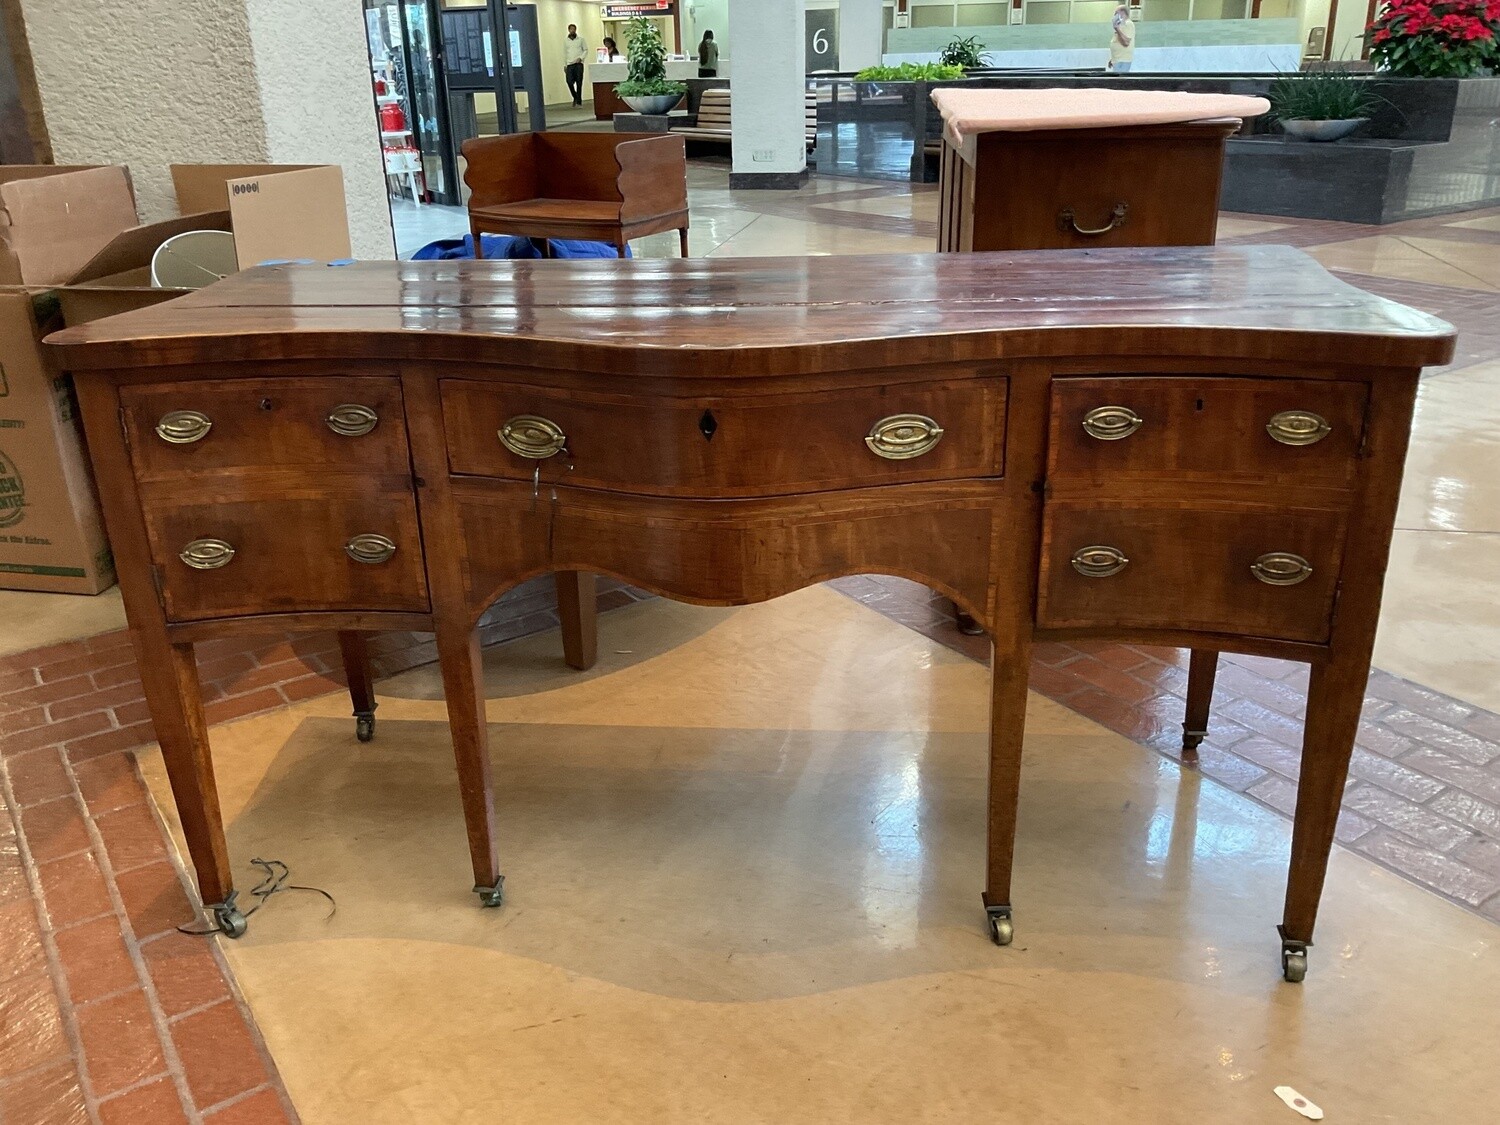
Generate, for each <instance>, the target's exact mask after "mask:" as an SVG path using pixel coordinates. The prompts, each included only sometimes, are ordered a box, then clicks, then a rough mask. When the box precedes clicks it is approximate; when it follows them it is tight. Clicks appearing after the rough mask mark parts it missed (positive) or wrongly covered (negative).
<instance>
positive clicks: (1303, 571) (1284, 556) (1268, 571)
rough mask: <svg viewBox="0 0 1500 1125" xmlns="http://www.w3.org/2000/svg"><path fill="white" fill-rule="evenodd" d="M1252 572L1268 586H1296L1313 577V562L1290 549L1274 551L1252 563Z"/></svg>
mask: <svg viewBox="0 0 1500 1125" xmlns="http://www.w3.org/2000/svg"><path fill="white" fill-rule="evenodd" d="M1250 573H1251V574H1253V575H1255V577H1257V578H1259V579H1260V580H1261V581H1262V582H1264V583H1265V584H1266V585H1267V586H1295V585H1296V584H1297V583H1298V582H1306V581H1307V580H1308V579H1309V578H1310V577H1312V563H1310V562H1308V561H1307V560H1306V559H1304V558H1303V557H1302V556H1301V555H1294V554H1292V553H1291V552H1290V551H1272V552H1270V553H1269V554H1265V555H1261V557H1260V558H1258V559H1256V560H1255V561H1254V562H1253V563H1251V564H1250Z"/></svg>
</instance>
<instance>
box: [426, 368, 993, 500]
mask: <svg viewBox="0 0 1500 1125" xmlns="http://www.w3.org/2000/svg"><path fill="white" fill-rule="evenodd" d="M442 399H443V421H444V425H445V427H446V429H447V440H448V463H449V467H450V468H451V469H452V471H453V472H455V473H459V474H472V475H475V476H488V477H504V478H508V479H511V480H527V481H529V480H531V479H532V477H533V474H534V473H535V472H536V469H537V466H538V465H539V464H541V463H543V462H544V461H545V462H548V464H547V467H546V468H545V469H544V473H545V475H546V477H547V479H549V480H551V479H557V480H565V481H566V482H567V483H568V484H570V485H577V486H580V487H586V488H600V489H611V490H617V491H625V492H636V493H645V494H649V495H658V496H685V497H691V496H703V495H710V494H712V495H715V496H719V497H734V496H772V495H780V494H783V493H791V492H815V491H824V490H832V489H844V488H856V487H860V486H864V485H876V484H896V483H908V482H917V481H936V480H957V479H965V478H973V477H995V476H1000V475H1001V473H1002V471H1003V466H1004V433H1005V399H1006V380H1005V379H1004V378H1002V377H995V376H991V377H982V378H973V379H963V380H949V381H943V382H924V383H909V384H901V385H893V386H892V385H888V386H877V387H857V388H843V389H837V390H827V391H814V392H799V393H794V394H778V395H764V396H756V397H753V398H739V397H728V396H725V397H710V396H704V397H701V398H668V397H664V396H642V395H623V394H622V395H613V394H598V393H584V392H573V391H560V390H556V389H548V388H542V387H530V386H521V385H515V384H501V383H489V382H480V381H477V380H465V379H446V380H444V381H443V383H442ZM560 447H561V448H560Z"/></svg>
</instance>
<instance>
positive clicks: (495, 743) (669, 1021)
mask: <svg viewBox="0 0 1500 1125" xmlns="http://www.w3.org/2000/svg"><path fill="white" fill-rule="evenodd" d="M558 643H559V642H558V638H557V635H556V634H555V633H548V634H543V635H540V636H537V637H533V638H530V639H528V640H525V641H521V642H518V643H515V644H513V645H509V646H506V647H504V648H500V649H493V650H491V651H490V652H489V653H488V654H487V657H486V678H487V686H488V695H489V703H488V714H489V721H490V724H491V725H490V733H491V739H492V759H493V763H494V770H495V775H496V786H497V792H498V798H497V814H498V824H499V839H500V850H501V854H502V856H503V857H504V858H503V862H502V866H503V867H504V869H505V871H506V874H507V882H506V887H505V890H506V902H505V905H504V907H503V908H502V909H501V910H499V911H497V912H490V911H485V910H481V909H479V908H478V907H477V906H476V904H475V902H474V900H473V896H472V895H471V894H470V893H469V886H468V884H469V882H470V880H469V877H468V860H467V851H466V847H465V841H464V832H463V825H462V823H461V821H460V819H459V817H458V816H457V799H456V795H455V789H456V778H455V775H454V770H453V765H452V757H451V754H450V752H449V742H448V734H447V726H446V723H445V720H444V710H443V706H442V703H441V701H440V700H441V681H440V679H439V677H438V675H437V673H436V671H435V670H434V669H431V668H426V669H421V670H418V671H415V672H411V673H408V674H406V675H404V676H400V677H397V678H395V679H393V680H389V681H387V682H386V683H384V684H383V685H382V689H381V720H380V722H381V728H380V730H379V733H378V735H377V738H376V741H375V742H374V743H371V744H370V745H368V746H362V747H358V748H356V744H354V743H353V742H352V741H351V736H350V730H349V724H348V720H347V717H346V710H347V708H346V705H345V704H344V702H343V701H342V700H338V699H321V700H316V701H312V702H309V703H306V704H303V705H300V706H298V707H296V708H292V709H289V710H284V711H280V712H276V713H273V714H269V715H265V716H261V717H257V718H251V719H246V720H243V721H240V722H238V723H234V724H231V725H229V726H227V727H224V728H221V729H220V730H219V731H218V732H217V737H218V751H219V757H220V761H221V765H220V795H221V798H222V800H223V804H224V811H225V815H226V818H227V820H228V823H229V843H230V848H231V851H232V852H233V853H234V854H235V855H237V856H241V857H245V856H251V855H275V856H276V857H277V858H279V859H282V860H284V861H285V862H286V863H287V864H289V865H290V867H291V869H292V872H293V874H294V875H295V877H296V879H297V881H299V882H305V883H310V884H313V885H315V886H318V887H320V888H323V889H326V890H328V891H329V892H330V893H332V894H333V895H334V896H335V897H336V898H337V910H336V911H332V910H331V908H330V906H329V903H328V902H326V901H325V900H324V899H322V898H321V897H319V896H317V895H315V894H310V893H302V894H300V895H292V894H289V895H284V896H281V897H278V898H275V899H273V900H271V901H270V902H269V903H268V904H267V906H266V907H265V908H264V909H263V910H262V912H261V913H260V914H259V915H257V916H256V917H255V918H254V919H253V921H252V924H251V929H250V933H249V934H248V936H246V937H245V938H244V939H243V940H241V941H238V942H233V943H226V944H225V945H224V952H225V955H226V956H227V957H228V959H229V963H230V965H231V967H232V969H233V970H234V974H235V976H236V979H237V980H238V982H239V985H240V987H241V988H242V989H243V990H244V994H245V997H246V1000H247V1001H248V1003H249V1005H250V1008H251V1010H252V1011H253V1012H254V1014H255V1017H256V1020H257V1022H258V1023H259V1026H260V1029H261V1031H262V1033H263V1034H264V1036H265V1038H266V1042H267V1045H268V1046H269V1048H270V1051H271V1054H272V1056H273V1057H274V1058H275V1060H276V1062H277V1065H278V1067H279V1069H280V1072H281V1076H282V1078H283V1079H284V1081H285V1083H286V1088H287V1091H288V1093H289V1094H290V1097H291V1100H292V1103H293V1104H294V1105H295V1106H296V1107H297V1110H298V1112H299V1113H300V1114H301V1117H302V1120H303V1121H304V1122H305V1123H307V1125H342V1123H345V1122H351V1121H361V1122H369V1123H386V1122H388V1123H390V1125H404V1123H407V1122H413V1121H442V1122H445V1123H455V1125H456V1123H463V1122H474V1123H476V1125H477V1123H480V1122H491V1121H496V1120H500V1119H504V1120H514V1121H536V1122H551V1121H558V1122H562V1121H584V1120H588V1121H600V1122H643V1121H661V1122H699V1121H717V1122H726V1123H741V1122H744V1123H749V1122H767V1123H775V1125H791V1123H800V1122H806V1123H810V1125H811V1123H824V1122H833V1121H840V1122H842V1121H878V1122H909V1121H956V1120H985V1121H1007V1122H1041V1121H1046V1122H1087V1123H1089V1125H1093V1123H1096V1122H1100V1121H1118V1122H1189V1121H1215V1122H1264V1121H1275V1120H1281V1119H1284V1118H1285V1119H1290V1118H1291V1114H1290V1113H1289V1111H1287V1110H1285V1109H1284V1107H1282V1106H1281V1105H1280V1104H1279V1103H1278V1102H1276V1101H1275V1099H1274V1098H1273V1096H1272V1092H1271V1091H1272V1088H1273V1087H1275V1086H1278V1085H1283V1084H1286V1085H1292V1086H1294V1087H1296V1088H1297V1089H1298V1090H1300V1091H1301V1092H1302V1093H1304V1094H1305V1095H1307V1096H1309V1097H1311V1098H1312V1099H1314V1100H1315V1101H1316V1102H1318V1103H1319V1104H1321V1105H1322V1106H1323V1107H1324V1109H1325V1110H1326V1111H1327V1112H1328V1114H1329V1119H1330V1120H1341V1121H1376V1120H1389V1121H1413V1122H1415V1121H1436V1120H1474V1119H1475V1118H1472V1117H1466V1116H1465V1115H1466V1114H1468V1113H1471V1112H1472V1111H1473V1110H1474V1109H1475V1108H1477V1107H1478V1106H1481V1105H1485V1104H1492V1103H1491V1099H1492V1098H1493V1096H1494V1094H1495V1076H1494V1073H1493V1069H1494V1068H1493V1066H1492V1062H1493V1058H1492V1056H1493V1045H1494V1043H1495V1042H1496V1041H1497V1039H1500V1008H1497V1007H1496V1006H1495V1005H1494V1003H1493V1002H1492V1001H1493V995H1494V992H1495V990H1496V989H1497V988H1500V931H1497V930H1496V929H1495V927H1494V926H1493V925H1492V924H1490V923H1488V922H1485V921H1484V920H1482V919H1479V918H1476V917H1474V916H1472V915H1469V914H1466V913H1464V912H1463V911H1461V910H1459V909H1458V908H1457V907H1453V906H1450V905H1448V904H1445V903H1442V902H1439V901H1437V900H1436V899H1434V898H1432V897H1431V896H1429V895H1427V894H1426V893H1425V892H1423V891H1421V890H1419V889H1417V888H1416V887H1413V886H1412V885H1411V884H1409V883H1407V882H1405V881H1403V880H1402V879H1400V878H1399V877H1397V876H1395V875H1393V874H1391V873H1389V872H1387V871H1385V870H1383V869H1381V868H1379V867H1376V866H1375V865H1373V864H1371V863H1369V862H1367V861H1364V860H1362V859H1360V858H1358V857H1355V856H1353V855H1351V854H1349V853H1347V852H1343V851H1340V852H1338V853H1337V854H1336V855H1335V857H1334V861H1333V865H1332V874H1331V877H1330V881H1329V887H1328V892H1327V896H1326V898H1325V901H1324V907H1323V917H1322V921H1321V930H1320V933H1319V935H1318V943H1317V947H1316V948H1315V949H1314V951H1313V957H1312V964H1313V968H1312V971H1311V974H1310V976H1309V980H1308V982H1307V983H1306V984H1305V985H1304V986H1302V987H1300V988H1299V987H1293V986H1289V985H1286V984H1284V983H1282V982H1281V980H1280V977H1279V973H1278V969H1277V964H1276V952H1277V949H1278V948H1279V942H1278V940H1277V938H1276V934H1275V930H1274V924H1275V922H1276V921H1277V919H1278V917H1279V913H1280V898H1281V891H1282V886H1283V879H1284V872H1285V863H1286V856H1287V846H1288V838H1289V833H1288V826H1287V824H1286V822H1285V821H1284V820H1283V819H1282V818H1280V817H1278V816H1276V815H1275V814H1272V813H1269V812H1267V811H1265V810H1262V809H1260V808H1258V807H1256V806H1254V805H1252V804H1250V803H1249V802H1246V801H1245V800H1243V799H1242V798H1240V797H1239V796H1238V795H1237V794H1235V793H1233V792H1232V791H1230V790H1228V789H1225V788H1223V787H1221V786H1220V785H1218V784H1217V783H1215V782H1213V781H1209V780H1207V779H1204V778H1202V777H1201V776H1199V775H1196V774H1194V773H1192V772H1191V771H1189V772H1183V771H1181V770H1179V769H1178V768H1177V767H1176V766H1174V765H1172V764H1170V763H1168V762H1166V761H1164V760H1163V759H1162V758H1160V757H1158V756H1157V755H1155V754H1153V753H1151V752H1150V751H1147V750H1144V749H1142V748H1140V747H1137V746H1134V745H1132V744H1131V743H1129V742H1127V741H1126V740H1124V739H1122V738H1120V737H1118V736H1115V735H1112V734H1110V733H1109V732H1107V731H1105V730H1103V729H1102V728H1101V727H1099V726H1097V725H1095V724H1094V723H1091V722H1089V721H1088V720H1085V719H1081V718H1079V717H1078V716H1076V715H1074V714H1072V713H1071V712H1069V711H1068V710H1066V709H1065V708H1062V707H1059V706H1057V705H1056V704H1052V703H1049V702H1048V701H1046V700H1044V699H1041V698H1038V697H1035V696H1033V697H1032V699H1031V701H1030V705H1029V708H1028V710H1029V723H1030V725H1029V728H1028V737H1027V744H1026V762H1025V773H1024V781H1023V786H1022V793H1021V804H1022V818H1021V824H1020V831H1019V845H1018V847H1019V850H1018V855H1017V874H1016V889H1015V901H1016V905H1017V937H1016V941H1015V943H1014V944H1013V945H1012V946H1011V947H1009V948H1007V949H1000V948H997V947H995V946H994V945H992V944H991V943H990V942H989V940H988V938H987V937H986V935H985V934H984V930H983V924H982V911H981V908H980V903H979V897H978V891H979V888H980V883H981V872H982V866H983V854H984V812H983V799H984V776H985V738H984V734H983V731H984V729H985V724H986V721H987V713H988V702H989V695H988V677H987V675H986V673H985V671H984V669H983V668H982V667H981V666H979V665H978V664H976V663H974V662H972V661H969V660H966V659H964V658H963V657H962V656H959V655H957V654H954V653H950V652H947V651H946V650H944V649H943V648H941V647H940V646H938V645H936V644H934V643H933V642H931V641H930V640H928V639H927V638H924V637H922V636H920V635H918V634H917V633H915V632H912V631H910V630H908V629H905V628H903V627H902V626H900V625H898V624H896V623H894V622H892V621H890V620H889V619H888V618H886V617H884V616H882V615H880V614H877V613H875V612H873V611H872V610H870V609H869V608H867V607H866V606H864V605H861V604H860V603H859V602H857V601H855V600H853V599H850V598H846V597H843V596H841V595H840V594H838V593H836V592H834V591H831V590H828V589H826V588H820V587H815V588H812V589H809V590H804V591H802V592H800V593H797V594H793V595H789V596H787V597H785V598H782V599H779V600H778V601H776V602H772V603H768V604H766V605H762V606H756V607H750V608H746V609H742V610H705V609H700V608H694V607H688V606H682V605H677V604H674V603H670V602H666V601H661V600H652V601H649V602H643V603H639V604H637V605H634V606H629V607H626V608H624V609H622V610H619V611H618V612H615V613H612V614H609V615H607V616H606V618H605V619H604V622H603V629H602V637H601V649H602V651H603V652H604V653H605V655H604V657H603V658H602V660H601V662H600V665H599V667H598V668H597V669H596V670H595V671H594V672H592V673H590V674H588V675H586V676H579V675H578V674H576V673H572V672H570V671H569V670H567V669H565V668H562V667H561V666H560V664H559V662H558V660H557V658H556V649H557V645H558ZM143 767H144V769H145V773H146V776H147V778H148V781H149V782H150V784H151V785H152V787H153V789H154V791H155V793H156V795H157V798H158V803H159V804H160V805H161V806H162V807H164V808H165V807H170V801H169V798H168V791H167V786H166V782H165V778H164V775H163V773H162V770H161V767H160V763H159V760H158V759H157V758H156V756H155V755H154V754H150V755H148V756H147V757H146V758H145V760H144V762H143ZM1414 1050H1420V1053H1421V1059H1422V1061H1421V1064H1420V1065H1414V1064H1413V1063H1412V1061H1411V1056H1412V1053H1413V1051H1414Z"/></svg>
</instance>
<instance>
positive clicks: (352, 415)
mask: <svg viewBox="0 0 1500 1125" xmlns="http://www.w3.org/2000/svg"><path fill="white" fill-rule="evenodd" d="M325 421H326V422H327V423H328V428H329V429H330V430H332V431H333V432H334V433H336V434H342V435H343V436H344V437H364V436H365V435H366V434H367V433H369V432H370V431H371V430H373V429H374V428H375V427H376V426H378V425H379V424H380V415H379V414H376V413H375V411H373V410H371V409H370V408H369V407H368V406H361V405H360V404H359V403H357V402H345V403H340V404H339V405H338V406H335V407H334V408H333V409H332V410H331V411H329V414H328V417H327V418H326V419H325Z"/></svg>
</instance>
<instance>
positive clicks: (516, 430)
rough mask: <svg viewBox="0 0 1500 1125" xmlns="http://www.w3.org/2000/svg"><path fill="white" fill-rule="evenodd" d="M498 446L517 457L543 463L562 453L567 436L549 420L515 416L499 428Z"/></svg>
mask: <svg viewBox="0 0 1500 1125" xmlns="http://www.w3.org/2000/svg"><path fill="white" fill-rule="evenodd" d="M500 444H501V445H503V446H505V448H506V449H508V450H510V451H511V452H512V453H514V454H515V455H516V456H517V457H529V458H530V459H531V460H533V461H544V460H546V459H547V458H548V457H551V456H553V455H554V454H557V453H561V452H562V451H563V449H564V448H565V447H566V446H567V444H568V435H567V434H565V433H563V431H562V427H561V426H559V425H558V424H557V423H556V422H554V421H552V420H551V419H549V418H542V417H540V416H538V415H536V414H517V415H516V416H515V417H514V418H511V419H510V420H508V421H507V422H506V423H505V425H503V426H501V427H500Z"/></svg>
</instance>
